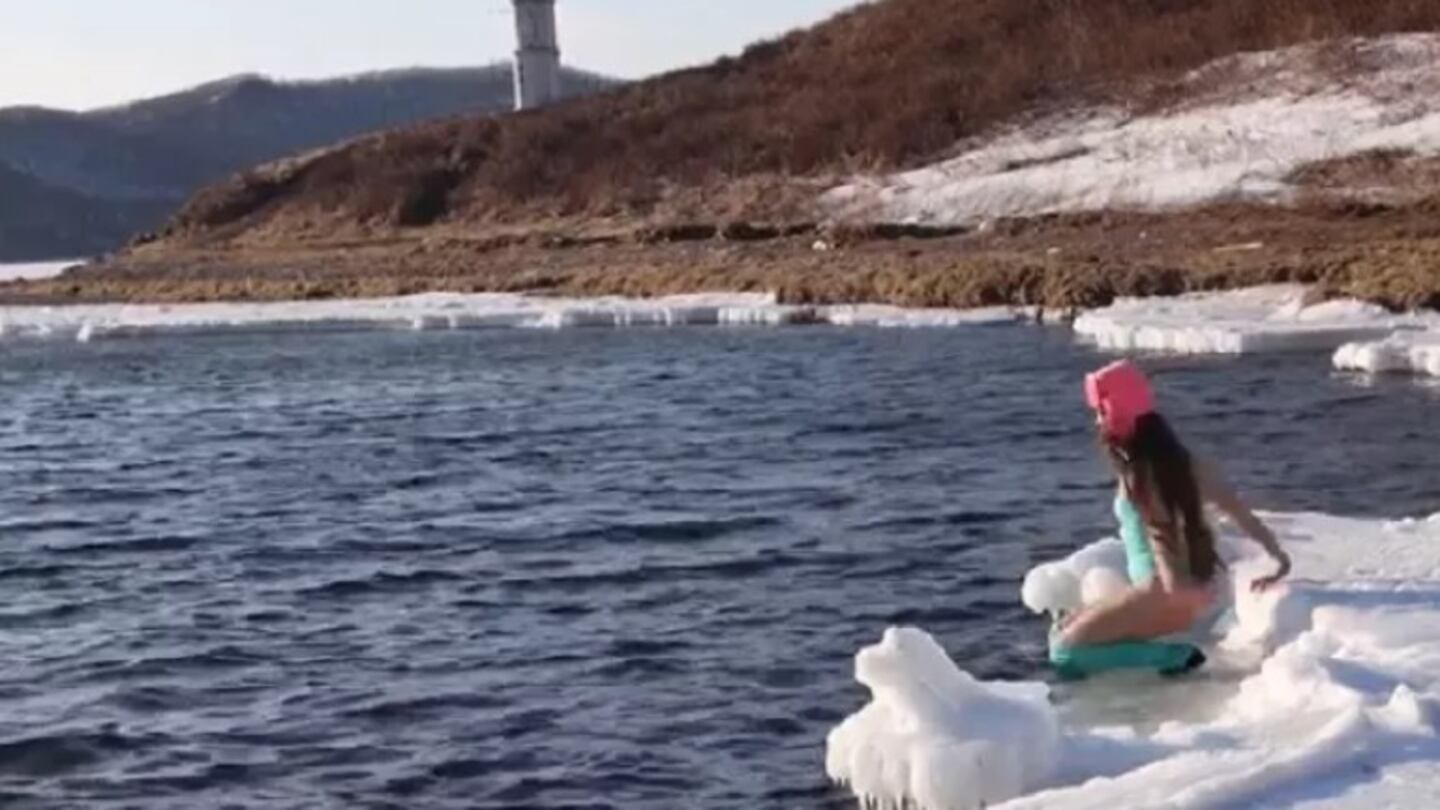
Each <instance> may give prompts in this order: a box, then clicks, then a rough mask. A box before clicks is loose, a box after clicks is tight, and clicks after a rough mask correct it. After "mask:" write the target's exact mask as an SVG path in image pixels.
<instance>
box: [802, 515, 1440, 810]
mask: <svg viewBox="0 0 1440 810" xmlns="http://www.w3.org/2000/svg"><path fill="white" fill-rule="evenodd" d="M1263 517H1264V519H1265V520H1266V521H1267V522H1268V523H1269V524H1270V525H1271V526H1272V528H1274V529H1275V530H1276V531H1277V533H1278V534H1279V535H1280V537H1281V540H1282V542H1283V543H1284V544H1285V545H1286V546H1287V547H1288V549H1289V550H1290V552H1291V554H1292V556H1293V557H1294V559H1295V575H1294V576H1295V579H1293V580H1292V581H1291V582H1290V584H1289V585H1288V586H1286V587H1283V588H1280V589H1276V590H1273V591H1271V592H1268V593H1267V594H1264V595H1257V594H1252V593H1251V592H1250V591H1249V589H1248V588H1247V587H1245V584H1246V583H1247V582H1248V581H1249V580H1250V579H1251V578H1253V577H1254V576H1256V575H1258V574H1260V573H1263V572H1265V571H1266V570H1267V566H1266V563H1265V562H1264V561H1263V560H1259V559H1257V558H1255V557H1252V556H1248V555H1249V553H1250V552H1251V551H1253V549H1254V547H1253V545H1248V544H1247V543H1246V542H1245V541H1242V540H1240V539H1238V538H1236V537H1235V536H1233V535H1229V534H1227V535H1226V539H1225V540H1224V541H1223V544H1224V548H1225V550H1226V554H1227V555H1229V556H1231V557H1233V558H1235V559H1234V562H1233V565H1232V580H1233V582H1234V584H1235V591H1234V592H1235V597H1234V598H1235V600H1236V605H1235V618H1234V620H1233V621H1232V623H1231V625H1230V627H1229V630H1228V632H1227V633H1226V635H1225V636H1224V638H1223V640H1222V641H1220V642H1219V645H1218V646H1217V648H1216V649H1215V650H1213V651H1212V652H1213V653H1214V655H1215V657H1216V658H1217V659H1218V660H1220V661H1228V662H1230V663H1229V664H1228V665H1220V664H1217V665H1216V666H1213V667H1209V668H1207V670H1205V671H1202V674H1201V675H1198V676H1192V678H1191V679H1190V680H1188V681H1187V680H1180V681H1164V680H1162V679H1160V678H1159V677H1158V676H1150V677H1140V678H1136V677H1135V676H1133V675H1132V676H1129V677H1131V680H1128V681H1123V682H1121V681H1113V682H1112V681H1111V680H1109V679H1107V678H1105V677H1100V678H1096V679H1094V680H1093V681H1089V682H1085V683H1083V684H1080V685H1077V686H1074V687H1070V691H1069V693H1068V694H1067V695H1066V697H1065V701H1066V703H1067V705H1068V706H1070V707H1073V706H1074V705H1075V704H1079V705H1081V706H1083V704H1084V703H1086V702H1087V701H1088V700H1090V697H1089V696H1090V695H1096V696H1103V697H1101V698H1100V699H1103V700H1107V701H1110V702H1116V701H1118V700H1120V699H1121V698H1124V699H1126V700H1127V701H1128V702H1131V703H1134V704H1135V705H1139V706H1145V707H1148V708H1149V709H1150V710H1151V711H1153V712H1161V711H1163V712H1165V713H1166V714H1165V715H1164V716H1159V717H1150V718H1147V722H1145V723H1120V724H1114V725H1107V726H1094V725H1089V724H1085V723H1077V722H1076V720H1075V718H1076V717H1083V716H1084V715H1085V713H1084V712H1083V711H1080V712H1077V711H1074V710H1073V708H1070V709H1067V710H1066V711H1063V712H1062V711H1061V710H1060V709H1057V708H1055V707H1053V706H1045V705H1042V704H1039V703H1037V702H1035V701H1034V700H1033V698H1034V695H1035V690H1038V689H1042V688H1043V687H1042V686H1040V685H1029V686H1026V685H1014V684H1010V685H995V684H988V683H985V682H981V681H974V680H973V679H970V678H969V676H968V675H965V673H964V672H963V670H961V669H959V668H958V667H955V665H954V664H953V663H951V662H949V661H948V659H947V660H945V661H943V662H941V661H937V660H935V659H934V658H933V656H932V657H930V658H929V659H926V660H925V663H923V664H921V663H919V661H920V659H924V656H916V660H915V661H910V660H907V659H904V658H903V657H900V656H894V655H891V656H890V659H889V660H891V662H892V664H893V666H892V668H891V669H890V670H887V671H886V672H885V674H884V676H883V677H880V678H877V677H875V674H874V672H873V671H872V670H871V669H869V668H867V667H864V666H860V664H861V663H862V662H861V661H860V660H859V659H857V677H858V678H859V680H860V681H861V682H862V683H863V684H865V685H866V686H868V687H869V688H870V689H871V692H872V700H871V702H870V703H869V704H868V705H867V706H866V707H865V708H863V709H862V710H861V711H860V712H858V713H857V714H856V715H853V716H852V717H851V718H850V719H848V720H846V721H845V723H843V724H842V725H841V726H840V727H838V728H837V729H836V731H835V732H834V733H833V734H832V736H831V738H830V741H829V754H830V757H829V758H828V759H827V769H828V771H829V773H830V775H831V776H832V778H836V779H838V780H841V781H844V782H846V783H847V784H851V785H852V786H855V787H856V790H857V795H862V796H863V797H864V798H866V799H867V800H869V801H872V802H875V803H879V804H883V805H889V806H899V805H900V804H902V803H904V802H906V801H909V802H912V803H915V804H917V805H919V806H922V807H926V808H930V810H953V809H956V808H969V807H979V806H981V805H982V804H987V806H990V807H1003V808H1006V810H1021V809H1022V808H1025V809H1027V810H1028V809H1029V808H1037V809H1038V808H1046V810H1075V809H1076V808H1087V809H1090V810H1113V808H1115V807H1126V808H1162V807H1163V808H1218V807H1250V806H1260V807H1287V806H1302V807H1307V808H1319V807H1327V808H1343V809H1348V808H1356V809H1357V810H1359V808H1367V809H1368V808H1372V807H1377V806H1386V807H1401V808H1425V807H1430V806H1432V803H1431V800H1432V799H1433V798H1434V797H1435V796H1437V795H1440V733H1437V728H1440V515H1436V516H1435V517H1432V518H1429V519H1425V520H1401V521H1385V520H1371V519H1346V518H1338V517H1330V516H1325V515H1318V514H1269V515H1264V516H1263ZM1115 552H1116V549H1115V541H1114V540H1104V541H1100V542H1099V543H1097V544H1096V545H1095V546H1092V547H1090V548H1087V549H1085V550H1082V551H1081V552H1080V553H1078V554H1077V555H1074V556H1072V557H1071V558H1069V560H1063V561H1057V562H1056V563H1052V564H1048V566H1047V567H1045V568H1044V569H1037V570H1041V573H1040V574H1034V575H1032V577H1031V578H1030V581H1027V585H1026V594H1025V600H1026V602H1027V603H1030V604H1032V606H1035V605H1038V604H1039V603H1041V602H1043V601H1045V599H1044V598H1043V597H1044V594H1043V593H1041V592H1043V591H1045V590H1046V587H1047V586H1046V585H1045V583H1046V582H1051V581H1058V579H1057V571H1059V570H1060V569H1065V568H1070V569H1071V570H1070V574H1071V575H1074V579H1076V580H1079V579H1082V578H1083V576H1082V575H1080V574H1077V573H1076V572H1077V571H1078V570H1079V569H1088V568H1093V567H1094V566H1109V565H1113V564H1114V562H1115V559H1113V558H1115V556H1116V554H1115ZM1045 571H1048V572H1049V573H1048V574H1047V573H1045ZM1075 587H1076V588H1078V587H1079V585H1078V582H1077V583H1076V584H1075ZM1059 590H1060V591H1061V592H1062V597H1061V598H1068V597H1065V596H1063V594H1069V593H1072V592H1073V590H1074V589H1070V588H1067V587H1065V586H1064V585H1063V584H1062V586H1061V587H1060V588H1059ZM893 632H894V631H892V633H887V634H886V637H885V639H884V640H882V642H881V643H880V644H879V645H877V646H876V647H874V648H869V649H867V650H865V651H862V653H861V657H862V658H863V657H865V656H875V655H886V654H887V651H893V650H895V649H896V648H897V647H898V646H899V645H896V644H894V643H893V642H892V638H893V635H892V634H893ZM1036 632H1037V633H1040V632H1043V629H1042V628H1041V626H1039V624H1038V622H1037V628H1036ZM904 633H905V634H906V636H907V637H908V638H909V639H910V646H911V647H913V648H923V647H924V646H925V645H924V644H923V643H922V642H920V641H919V640H917V634H918V636H924V634H923V632H921V631H919V630H907V631H904ZM924 638H926V639H928V636H925V637H924ZM936 649H938V647H937V648H936ZM942 657H943V654H942ZM945 665H949V667H951V668H953V669H954V672H953V673H950V672H949V670H948V669H947V667H946V666H945ZM1226 666H1228V667H1229V668H1230V669H1229V670H1228V671H1227V670H1226ZM1210 670H1218V672H1211V671H1210ZM934 672H941V673H946V674H945V676H944V678H943V679H942V678H932V677H929V676H928V673H934ZM921 683H923V684H926V687H925V688H926V690H927V692H928V693H929V697H927V698H926V699H928V700H930V701H932V703H934V702H936V701H939V702H940V703H941V704H944V703H945V702H946V701H950V702H958V703H961V704H963V703H965V702H966V701H969V700H980V701H981V702H982V703H984V705H985V706H987V707H988V708H987V712H988V713H982V714H977V715H975V717H978V718H980V719H975V718H973V717H971V716H969V715H967V714H966V713H965V712H964V711H952V710H934V709H926V710H925V711H922V712H919V713H920V714H923V717H921V718H919V719H914V718H908V716H907V715H906V714H905V712H903V711H896V710H895V709H894V707H895V706H911V707H913V706H920V705H921V704H920V703H917V702H916V699H915V695H916V692H915V690H916V689H917V684H921ZM1114 683H1121V687H1122V688H1121V690H1119V691H1117V690H1115V689H1114V688H1113V684H1114ZM936 684H940V688H938V689H937V688H936V687H935V685H936ZM1156 695H1159V696H1163V697H1165V700H1150V697H1153V696H1156ZM1027 700H1028V702H1027ZM1207 703H1208V704H1209V705H1203V704H1207ZM1187 704H1188V705H1187ZM925 705H926V706H929V705H931V704H925ZM1037 710H1038V711H1041V712H1042V713H1044V714H1045V715H1048V717H1049V718H1050V719H1051V720H1053V721H1054V722H1056V723H1059V724H1061V732H1060V736H1059V739H1058V743H1054V742H1052V737H1051V735H1050V730H1049V729H1050V727H1049V725H1048V721H1047V720H1046V717H1045V716H1036V715H1034V714H1033V713H1034V712H1035V711H1037ZM1093 714H1094V713H1092V715H1093ZM1102 714H1103V713H1102ZM857 718H858V719H857ZM997 722H998V723H1000V724H1001V725H1004V726H1005V727H1006V728H1007V729H1009V731H1007V732H1006V733H1007V734H1009V735H1010V736H1009V737H1006V738H1004V739H998V740H997V733H996V731H995V728H996V723H997ZM1016 735H1020V736H1016ZM977 745H978V746H979V748H978V749H977V748H976V747H975V746H977ZM1010 751H1021V752H1024V753H1023V754H1021V755H1020V756H1021V757H1022V762H1021V764H1020V765H1018V766H1017V765H1011V764H1006V765H1005V766H1004V767H1001V766H998V765H997V766H996V767H995V768H994V769H993V770H987V771H985V772H983V773H979V772H978V771H977V770H976V766H975V764H974V763H975V762H977V761H987V762H1002V763H1009V762H1010V759H1009V758H1010V757H1011V756H1012V755H1011V754H1009V753H1007V752H1010ZM857 752H858V753H857ZM982 754H983V755H982ZM985 757H988V759H985ZM935 771H940V772H943V773H947V774H954V775H957V776H956V778H955V779H952V780H950V781H947V782H944V783H943V787H944V790H943V791H942V792H939V793H937V792H934V791H932V792H930V793H925V794H924V795H922V793H921V792H920V788H924V789H925V790H930V789H931V786H932V785H933V780H928V779H925V778H918V777H917V774H924V773H932V772H935ZM977 774H978V775H977ZM993 774H998V775H1000V776H1003V777H1004V778H1003V779H1001V778H998V777H996V778H992V775H993ZM1014 774H1021V777H1020V778H1011V777H1012V776H1013V775H1014ZM1038 774H1048V775H1046V776H1039V775H1038ZM917 778H918V781H917ZM861 786H863V790H862V789H861ZM997 789H999V790H1001V792H1002V793H1005V794H1008V795H1005V796H1002V795H1000V794H999V793H997V792H996V791H997ZM1003 799H1008V801H1004V800H1003ZM997 802H999V803H997Z"/></svg>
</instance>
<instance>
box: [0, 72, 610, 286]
mask: <svg viewBox="0 0 1440 810" xmlns="http://www.w3.org/2000/svg"><path fill="white" fill-rule="evenodd" d="M565 79H566V82H565V86H566V88H567V89H568V90H570V91H571V92H573V93H575V94H581V93H585V92H592V91H594V90H597V89H600V88H602V87H606V86H608V85H609V84H611V82H609V81H607V80H605V79H602V78H600V77H596V76H593V75H590V74H586V73H581V72H578V71H571V72H569V73H567V75H566V77H565ZM511 81H512V79H511V74H510V69H509V68H508V67H507V66H502V65H496V66H491V67H486V68H473V69H453V70H423V69H415V70H402V71H389V72H383V73H374V74H367V75H361V76H355V77H351V78H345V79H336V80H329V81H318V82H294V83H286V82H276V81H271V80H269V79H266V78H263V77H260V76H236V77H232V78H229V79H224V80H222V81H218V82H212V83H209V84H205V85H201V86H199V87H195V88H192V89H190V90H186V91H183V92H180V93H175V94H172V95H167V96H162V97H159V98H153V99H148V100H145V101H140V102H136V103H133V104H127V105H123V106H118V107H110V108H105V109H100V110H94V111H91V112H85V113H72V112H62V111H57V110H47V109H42V108H35V107H23V108H10V109H4V110H0V167H3V168H7V169H8V170H9V174H8V175H7V177H8V179H7V180H6V181H5V182H6V183H7V186H6V189H7V203H6V208H7V210H8V211H9V213H7V214H4V215H0V260H5V259H23V258H34V257H43V256H54V255H76V254H79V253H87V252H93V251H96V250H103V249H106V248H110V247H115V246H117V245H118V244H119V243H120V242H121V241H123V240H124V239H125V238H126V237H127V236H129V235H131V234H133V233H135V232H136V231H137V230H148V229H153V228H155V227H157V226H158V225H159V224H160V223H161V221H163V217H164V216H165V215H166V214H167V213H168V212H170V211H171V210H173V209H174V208H175V207H176V206H178V205H179V204H180V203H181V202H182V201H183V200H184V199H185V197H186V196H188V195H189V194H190V193H191V192H193V191H194V190H195V189H196V188H197V187H198V186H200V185H203V184H204V183H208V182H213V181H215V180H218V179H220V178H223V177H224V176H225V175H227V174H229V173H231V172H234V171H237V170H239V169H243V168H246V167H248V166H253V165H255V164H257V163H260V162H262V161H266V160H273V159H275V158H277V157H280V156H283V155H286V154H290V153H292V152H296V151H301V150H305V149H311V148H314V147H317V146H322V145H325V144H330V143H334V142H336V141H340V140H343V139H346V138H351V137H354V136H356V135H360V134H363V133H366V132H371V131H375V130H381V129H385V128H388V127H392V126H396V125H400V124H408V123H413V122H416V121H422V120H426V119H431V118H438V117H443V116H448V115H454V114H457V113H462V112H480V113H484V112H494V111H498V110H507V109H509V108H510V107H511V105H512V103H513V102H512V98H513V89H512V85H511ZM16 175H23V176H24V177H25V178H28V179H26V180H25V181H24V183H25V185H24V186H23V187H22V185H21V180H20V179H18V178H17V177H16ZM25 189H31V190H32V191H26V190H25ZM38 189H48V190H49V191H48V192H46V193H45V194H41V192H40V191H38ZM55 193H60V194H62V195H68V199H67V201H66V202H64V203H59V202H57V201H56V200H55V199H54V196H53V195H54V194H55ZM32 194H33V195H35V196H31V195H32ZM82 209H83V210H84V211H85V212H86V213H85V214H84V215H83V216H82V215H80V214H78V213H77V214H76V215H74V216H67V215H66V214H65V212H66V211H74V212H79V211H81V210H82Z"/></svg>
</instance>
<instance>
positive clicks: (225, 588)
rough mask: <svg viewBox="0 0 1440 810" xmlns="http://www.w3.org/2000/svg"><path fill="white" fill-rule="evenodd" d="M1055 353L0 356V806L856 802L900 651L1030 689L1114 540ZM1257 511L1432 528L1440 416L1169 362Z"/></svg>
mask: <svg viewBox="0 0 1440 810" xmlns="http://www.w3.org/2000/svg"><path fill="white" fill-rule="evenodd" d="M1106 359H1107V358H1105V357H1103V356H1102V355H1100V354H1098V353H1096V352H1095V351H1093V350H1091V349H1088V348H1085V347H1082V346H1078V345H1076V344H1075V342H1074V341H1073V339H1072V338H1071V336H1070V334H1069V333H1068V332H1067V331H1066V330H1063V329H1056V328H1037V327H1022V326H1001V327H969V328H958V329H935V330H928V329H917V330H869V329H859V330H843V329H834V328H828V327H814V328H799V327H796V328H781V329H687V328H679V329H669V330H585V329H574V330H561V331H534V330H495V331H475V332H419V333H416V332H356V333H349V334H346V333H313V332H291V333H275V334H231V335H223V334H222V335H205V334H199V335H187V336H173V335H172V336H157V337H148V338H137V339H128V340H108V341H97V342H93V343H89V344H78V343H75V342H73V341H59V340H48V341H47V340H24V341H7V342H4V343H0V392H3V396H4V402H5V405H6V407H5V408H4V410H3V412H0V594H3V606H0V805H3V806H5V807H7V808H9V807H47V808H48V807H102V808H104V807H115V808H118V807H144V808H152V807H174V808H194V807H283V808H320V807H396V808H414V807H427V808H428V807H479V808H518V807H544V808H561V807H576V808H579V807H592V808H607V807H608V808H624V809H625V810H631V809H632V808H633V809H637V810H645V809H648V808H654V809H655V810H662V809H663V810H670V809H671V808H744V809H745V810H755V809H756V808H806V807H836V808H841V807H845V808H848V807H852V806H854V803H853V800H852V799H850V798H849V796H848V794H847V793H846V792H845V791H843V790H841V789H838V788H834V787H831V786H830V785H829V784H828V783H827V782H826V779H825V776H824V769H823V757H824V737H825V734H826V733H827V732H828V731H829V730H830V728H831V727H832V726H833V725H834V724H835V723H836V722H838V721H839V720H840V719H842V718H843V717H844V716H846V715H847V714H848V713H850V712H851V711H853V710H854V709H855V708H857V707H858V706H859V705H861V704H862V703H863V702H864V699H865V697H866V696H865V694H864V692H863V690H862V689H861V687H859V686H858V685H857V684H855V683H854V682H853V680H852V671H853V662H852V657H853V655H854V653H855V651H856V650H857V649H859V648H860V647H861V646H862V645H864V644H868V643H871V642H873V641H875V640H877V639H878V638H879V636H880V634H881V632H882V631H883V630H884V629H885V628H886V627H887V626H889V625H892V624H901V623H908V624H915V625H918V626H920V627H922V628H924V629H925V630H927V631H929V632H930V633H932V634H934V636H935V637H936V638H937V639H939V640H940V641H941V642H942V643H943V644H944V645H945V646H946V648H947V649H948V651H949V652H950V653H951V655H952V656H953V657H954V658H955V660H956V661H957V663H959V664H960V665H961V666H962V667H964V668H966V669H967V670H969V671H971V672H972V673H974V674H975V675H976V676H977V677H982V678H996V677H1024V678H1033V677H1044V676H1045V670H1044V667H1043V652H1042V645H1043V636H1044V628H1043V626H1042V624H1041V622H1040V620H1039V619H1036V618H1034V617H1031V616H1028V615H1027V614H1026V613H1025V612H1024V609H1023V608H1022V607H1021V605H1020V602H1019V597H1018V591H1019V583H1020V579H1021V577H1022V576H1023V574H1024V572H1025V571H1026V570H1027V569H1028V568H1029V567H1030V566H1031V565H1033V564H1034V563H1036V562H1039V561H1041V560H1044V559H1048V558H1051V557H1054V556H1056V555H1059V554H1062V553H1064V552H1066V551H1068V550H1070V549H1073V548H1075V547H1077V546H1079V545H1081V544H1084V543H1087V542H1089V541H1091V540H1094V539H1096V538H1097V537H1099V536H1101V535H1103V534H1105V533H1107V532H1109V531H1110V516H1109V508H1110V491H1111V484H1110V483H1109V481H1108V480H1107V477H1106V472H1105V469H1104V467H1103V465H1102V464H1101V463H1100V462H1099V461H1098V459H1097V457H1096V453H1095V450H1094V441H1093V438H1092V436H1091V432H1090V427H1089V418H1088V416H1087V414H1086V412H1085V409H1084V404H1083V401H1082V397H1081V395H1080V385H1079V379H1080V375H1081V374H1082V373H1083V372H1084V371H1087V370H1089V369H1091V368H1093V367H1095V366H1097V365H1099V364H1101V363H1103V362H1105V361H1106ZM1151 367H1152V368H1154V369H1155V370H1156V371H1157V376H1158V385H1159V387H1160V391H1161V400H1162V407H1163V408H1164V409H1165V410H1166V411H1167V412H1169V413H1170V414H1171V415H1172V417H1173V418H1174V421H1175V422H1176V424H1177V425H1178V427H1179V429H1180V430H1181V432H1182V434H1183V435H1185V436H1186V437H1187V438H1188V439H1190V441H1191V443H1192V445H1193V446H1194V447H1195V448H1196V449H1197V450H1200V451H1202V452H1205V453H1207V454H1209V455H1210V456H1212V457H1214V458H1216V459H1217V460H1219V461H1220V462H1221V465H1222V466H1223V468H1224V469H1225V470H1226V471H1227V472H1228V473H1229V474H1230V477H1231V478H1232V479H1233V480H1234V481H1235V483H1236V484H1237V485H1239V487H1240V488H1241V489H1242V491H1243V492H1244V493H1245V494H1246V495H1247V496H1248V497H1249V499H1250V500H1251V501H1252V502H1254V503H1255V504H1256V505H1258V506H1260V507H1263V508H1268V509H1275V510H1287V511H1294V510H1307V509H1315V510H1323V511H1326V512H1332V513H1338V514H1349V515H1380V516H1404V515H1410V514H1422V513H1423V514H1428V513H1430V512H1433V511H1434V509H1435V504H1436V502H1437V500H1440V465H1436V464H1435V463H1434V449H1435V440H1434V437H1435V436H1436V435H1440V416H1437V414H1440V389H1437V388H1436V387H1434V386H1433V385H1426V384H1424V383H1420V382H1416V381H1414V380H1410V379H1407V378H1395V379H1380V380H1369V379H1366V378H1362V377H1353V376H1346V375H1340V374H1336V373H1334V372H1332V371H1331V370H1330V365H1329V358H1328V357H1326V356H1323V355H1287V356H1268V357H1267V356H1257V357H1244V358H1238V359H1210V358H1199V359H1192V358H1184V359H1161V360H1156V361H1154V362H1153V363H1152V364H1151Z"/></svg>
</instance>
